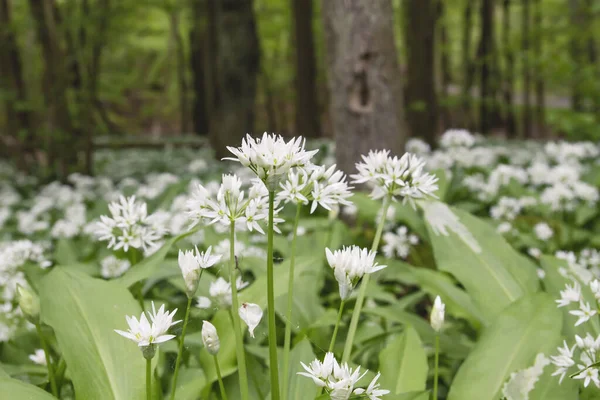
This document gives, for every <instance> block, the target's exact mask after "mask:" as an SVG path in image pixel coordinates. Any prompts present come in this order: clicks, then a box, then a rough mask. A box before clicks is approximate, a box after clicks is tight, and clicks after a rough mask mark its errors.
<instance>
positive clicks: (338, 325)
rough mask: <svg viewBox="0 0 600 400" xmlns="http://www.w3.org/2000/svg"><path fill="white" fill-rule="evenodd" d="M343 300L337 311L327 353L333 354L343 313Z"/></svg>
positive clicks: (344, 302)
mask: <svg viewBox="0 0 600 400" xmlns="http://www.w3.org/2000/svg"><path fill="white" fill-rule="evenodd" d="M345 304H346V301H345V300H342V302H341V303H340V309H339V311H338V316H337V321H336V322H335V328H333V336H331V342H329V350H328V351H329V353H331V352H333V346H334V345H335V338H336V337H337V333H338V329H339V327H340V322H341V321H342V314H343V313H344V305H345Z"/></svg>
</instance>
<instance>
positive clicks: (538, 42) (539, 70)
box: [533, 0, 546, 138]
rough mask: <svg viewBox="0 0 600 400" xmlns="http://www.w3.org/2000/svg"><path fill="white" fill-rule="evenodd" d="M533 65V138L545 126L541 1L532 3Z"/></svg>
mask: <svg viewBox="0 0 600 400" xmlns="http://www.w3.org/2000/svg"><path fill="white" fill-rule="evenodd" d="M533 24H534V33H535V36H534V38H533V65H534V68H535V79H534V80H535V136H536V137H538V138H539V137H542V136H543V134H544V125H545V124H546V113H545V109H546V98H545V96H546V95H545V88H544V62H543V60H542V35H543V31H544V27H543V25H542V24H543V19H542V1H541V0H534V3H533Z"/></svg>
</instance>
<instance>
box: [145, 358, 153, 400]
mask: <svg viewBox="0 0 600 400" xmlns="http://www.w3.org/2000/svg"><path fill="white" fill-rule="evenodd" d="M146 399H147V400H152V359H151V358H147V359H146Z"/></svg>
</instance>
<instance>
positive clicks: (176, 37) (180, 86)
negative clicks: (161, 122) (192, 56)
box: [169, 7, 189, 133]
mask: <svg viewBox="0 0 600 400" xmlns="http://www.w3.org/2000/svg"><path fill="white" fill-rule="evenodd" d="M169 20H170V24H171V36H172V39H173V42H174V43H175V63H176V75H177V91H178V94H179V113H180V114H179V131H180V133H188V132H189V128H188V107H189V105H188V84H187V78H186V64H187V61H186V59H185V45H184V44H183V39H182V37H181V32H180V31H179V9H178V8H177V7H174V8H173V9H172V10H170V13H169Z"/></svg>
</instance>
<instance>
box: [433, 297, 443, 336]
mask: <svg viewBox="0 0 600 400" xmlns="http://www.w3.org/2000/svg"><path fill="white" fill-rule="evenodd" d="M445 311H446V305H445V304H444V303H442V299H441V298H440V296H437V297H436V298H435V301H434V302H433V308H432V309H431V315H430V317H429V318H430V322H431V327H432V328H433V330H435V331H436V332H439V331H440V330H441V329H442V326H443V325H444V314H445Z"/></svg>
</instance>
